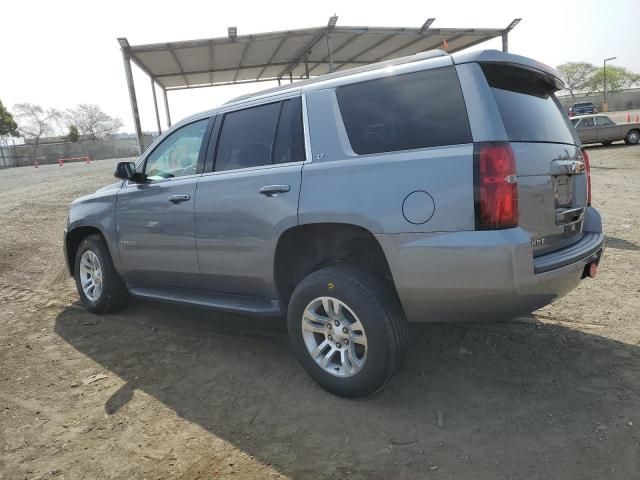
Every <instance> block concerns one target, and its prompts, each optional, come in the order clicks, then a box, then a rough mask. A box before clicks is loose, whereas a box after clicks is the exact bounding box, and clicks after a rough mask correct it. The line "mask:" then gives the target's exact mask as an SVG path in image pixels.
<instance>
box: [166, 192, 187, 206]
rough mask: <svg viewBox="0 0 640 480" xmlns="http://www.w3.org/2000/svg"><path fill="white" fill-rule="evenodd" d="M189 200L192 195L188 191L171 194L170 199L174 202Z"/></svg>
mask: <svg viewBox="0 0 640 480" xmlns="http://www.w3.org/2000/svg"><path fill="white" fill-rule="evenodd" d="M188 200H191V195H189V194H188V193H186V194H184V195H171V196H170V197H169V201H170V202H171V203H173V204H176V203H182V202H186V201H188Z"/></svg>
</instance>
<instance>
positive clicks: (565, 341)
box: [0, 145, 640, 480]
mask: <svg viewBox="0 0 640 480" xmlns="http://www.w3.org/2000/svg"><path fill="white" fill-rule="evenodd" d="M588 151H589V154H590V157H591V162H592V168H593V170H592V174H593V188H594V195H593V203H594V205H595V206H596V207H597V208H599V209H600V211H601V212H602V214H603V217H604V221H605V228H606V231H607V236H608V248H607V251H606V253H605V257H604V260H603V262H602V263H601V268H600V271H599V274H598V278H597V279H595V280H585V281H584V282H583V283H582V284H581V285H580V287H579V288H578V289H577V290H575V291H574V292H572V293H571V294H570V295H568V296H567V297H565V298H563V299H561V300H560V301H558V302H556V303H554V304H553V305H551V306H549V307H546V308H544V309H542V310H539V311H537V312H535V314H534V315H532V316H530V317H526V318H520V319H517V320H515V321H513V322H506V323H475V324H455V325H412V326H411V334H412V342H411V343H412V344H411V349H410V354H409V357H408V361H407V364H406V365H405V368H404V369H403V370H402V371H401V372H400V374H399V375H398V377H397V378H396V379H395V380H394V381H393V382H392V383H391V385H389V387H388V388H387V389H386V390H385V391H383V392H382V393H381V394H379V395H377V396H375V397H373V398H368V399H363V400H351V401H349V400H343V399H340V398H336V397H333V396H331V395H329V394H327V393H325V392H324V391H322V390H320V389H319V387H317V386H316V385H315V384H314V383H313V381H312V380H311V379H310V378H309V377H307V375H306V374H305V373H304V372H303V371H302V369H301V368H300V367H299V366H298V364H297V363H296V361H295V359H294V357H293V354H292V352H291V351H290V349H289V347H288V342H287V337H286V331H285V328H284V325H283V323H282V322H280V321H265V320H252V319H248V318H242V317H234V316H230V315H222V314H216V313H211V312H207V311H202V310H197V309H188V308H182V307H175V306H167V305H162V304H151V303H143V302H132V303H131V304H130V306H129V307H128V308H127V309H126V310H124V311H122V312H120V313H119V314H117V315H108V316H98V315H92V314H89V313H88V312H87V311H85V310H84V309H83V308H82V307H80V306H79V305H78V304H77V294H76V292H75V287H74V284H73V282H72V281H71V280H70V279H69V278H67V276H66V274H65V270H64V260H63V256H62V230H63V228H64V223H65V218H66V210H67V206H68V204H69V202H70V201H71V200H72V199H73V198H75V197H77V196H79V195H82V194H84V193H88V192H91V191H94V190H95V189H96V188H98V187H99V186H102V185H104V184H107V183H109V182H110V181H111V176H110V175H111V172H112V171H113V168H114V165H115V161H107V160H105V161H100V162H93V163H92V164H91V165H84V164H68V165H65V166H64V167H57V166H44V167H41V168H38V169H33V168H20V169H12V170H6V171H0V477H1V478H3V479H63V478H64V479H86V478H91V479H106V478H127V479H143V478H147V479H151V478H179V479H185V480H186V479H189V480H195V479H209V478H243V479H244V478H249V479H264V478H301V479H315V478H336V479H337V478H352V479H391V478H393V479H467V478H469V479H471V478H473V479H511V478H513V479H522V478H528V479H529V478H532V479H562V480H569V479H576V480H578V479H579V480H584V479H604V478H611V479H638V478H639V477H638V475H639V474H638V472H640V323H639V318H640V313H639V312H640V310H639V308H638V307H639V303H640V273H639V272H640V268H639V267H640V218H639V215H640V208H639V207H640V147H629V146H625V145H613V146H610V147H591V148H589V149H588ZM96 374H98V375H103V376H104V378H100V376H98V377H93V379H94V380H95V379H98V380H96V381H94V382H93V383H88V381H87V384H85V383H83V382H82V381H83V380H86V379H87V378H89V377H90V376H92V375H96Z"/></svg>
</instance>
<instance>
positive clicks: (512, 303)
mask: <svg viewBox="0 0 640 480" xmlns="http://www.w3.org/2000/svg"><path fill="white" fill-rule="evenodd" d="M587 217H588V218H586V219H585V232H584V234H583V236H582V238H581V239H580V240H579V241H578V242H576V243H574V244H572V245H570V246H568V247H566V248H563V249H561V250H558V251H555V252H552V253H550V254H547V255H541V256H539V257H535V258H534V257H533V253H532V249H531V243H530V239H529V237H528V235H527V234H526V233H525V232H524V231H523V230H522V229H520V228H514V229H508V230H494V231H466V232H450V233H449V232H442V233H430V234H427V233H425V234H380V235H376V237H377V238H378V241H379V242H380V244H381V246H382V248H383V250H384V252H385V254H386V257H387V261H388V262H389V267H390V268H391V273H392V275H393V278H394V281H395V285H396V289H397V291H398V295H399V297H400V301H401V302H402V306H403V307H404V311H405V313H406V315H407V318H408V320H409V321H413V322H439V321H460V320H493V319H501V318H509V317H513V316H516V315H521V314H525V313H529V312H532V311H533V310H536V309H538V308H541V307H543V306H545V305H548V304H550V303H551V302H553V301H554V300H556V299H558V298H560V297H562V296H563V295H566V294H567V293H569V292H570V291H571V290H573V289H574V288H576V287H577V286H578V284H579V283H580V280H581V279H582V277H583V272H584V271H585V266H586V265H587V264H589V263H591V262H593V261H595V262H599V261H600V257H601V255H602V251H603V249H604V234H603V232H602V227H601V223H600V215H599V214H598V212H597V211H596V210H595V209H593V208H591V207H589V208H588V209H587Z"/></svg>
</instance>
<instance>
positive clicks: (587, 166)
mask: <svg viewBox="0 0 640 480" xmlns="http://www.w3.org/2000/svg"><path fill="white" fill-rule="evenodd" d="M582 160H583V161H584V168H585V171H586V172H587V206H590V205H591V164H590V163H589V155H587V151H586V150H585V149H584V148H583V149H582Z"/></svg>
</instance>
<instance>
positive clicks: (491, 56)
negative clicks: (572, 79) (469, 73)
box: [451, 50, 565, 90]
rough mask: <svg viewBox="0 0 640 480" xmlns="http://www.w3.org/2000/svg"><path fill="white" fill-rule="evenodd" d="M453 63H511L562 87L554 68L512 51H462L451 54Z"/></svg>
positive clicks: (562, 84) (558, 88) (559, 87)
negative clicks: (541, 75)
mask: <svg viewBox="0 0 640 480" xmlns="http://www.w3.org/2000/svg"><path fill="white" fill-rule="evenodd" d="M451 59H452V60H453V63H454V64H456V65H461V64H463V63H472V62H476V63H501V64H504V65H513V66H514V67H519V68H523V69H525V70H531V71H533V72H536V73H538V74H541V73H542V74H543V75H544V76H545V77H547V78H548V79H549V80H550V81H551V82H552V83H553V85H555V87H556V90H562V89H563V88H564V86H565V85H564V82H563V80H562V78H561V77H560V73H558V71H557V70H556V69H555V68H552V67H550V66H549V65H546V64H544V63H542V62H538V61H537V60H533V59H532V58H528V57H523V56H521V55H514V54H513V53H504V52H501V51H499V50H481V51H477V52H462V53H454V54H453V55H451Z"/></svg>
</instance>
